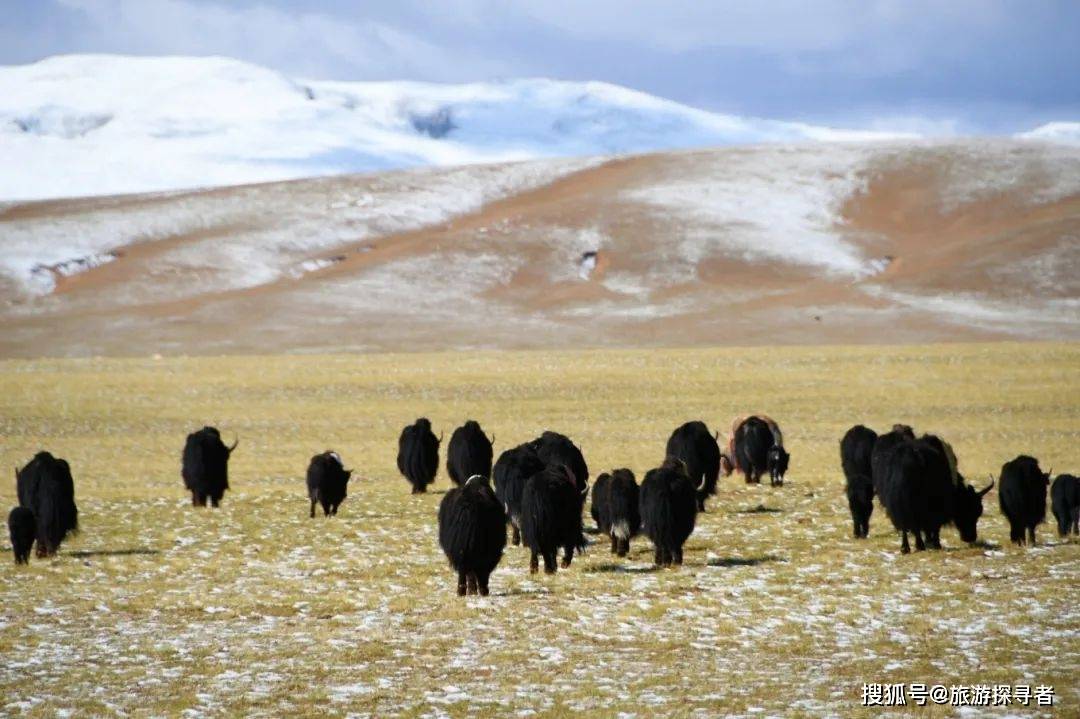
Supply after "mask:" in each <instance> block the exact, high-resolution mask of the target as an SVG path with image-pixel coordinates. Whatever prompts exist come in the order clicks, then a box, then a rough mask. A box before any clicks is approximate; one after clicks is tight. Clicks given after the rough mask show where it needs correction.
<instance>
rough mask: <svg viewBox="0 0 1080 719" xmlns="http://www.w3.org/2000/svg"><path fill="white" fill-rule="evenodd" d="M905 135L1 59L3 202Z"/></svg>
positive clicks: (682, 108)
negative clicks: (16, 62) (418, 168)
mask: <svg viewBox="0 0 1080 719" xmlns="http://www.w3.org/2000/svg"><path fill="white" fill-rule="evenodd" d="M896 136H897V135H888V134H883V133H872V132H864V131H852V130H837V129H832V128H827V127H819V126H813V125H806V124H800V123H792V122H778V121H772V120H762V119H754V118H745V117H736V116H732V115H722V114H717V113H711V112H706V111H703V110H698V109H695V108H692V107H687V106H686V105H681V104H679V103H676V102H671V101H668V100H663V99H661V98H657V97H654V96H651V95H647V94H644V93H640V92H636V91H633V90H629V89H626V88H623V87H618V86H615V85H610V84H606V83H600V82H559V81H554V80H543V79H530V80H513V81H506V82H495V83H473V84H465V85H437V84H428V83H415V82H314V81H312V82H308V81H300V80H294V79H291V78H288V77H285V76H283V75H281V74H279V73H276V72H273V71H271V70H267V69H265V68H261V67H257V66H254V65H251V64H247V63H244V62H240V61H237V60H232V59H227V58H220V57H204V58H191V57H124V56H107V55H69V56H60V57H53V58H49V59H46V60H42V61H41V62H37V63H34V64H31V65H22V66H9V67H0V155H2V156H3V157H4V160H5V161H4V163H3V165H2V166H0V199H7V200H12V199H39V198H53V197H70V196H79V195H107V194H116V193H125V192H143V191H156V190H171V189H181V188H193V187H207V186H218V185H232V184H240V183H247V182H258V181H266V180H282V179H290V178H297V177H309V176H316V175H328V174H336V173H342V172H362V171H374V170H385V169H392V168H405V167H415V166H429V165H437V166H446V165H459V164H473V163H487V162H502V161H508V160H523V159H535V158H543V157H563V156H565V157H574V156H591V155H610V154H618V153H637V152H648V151H656V150H667V149H674V148H689V147H707V146H716V145H729V144H735V143H759V142H774V141H783V142H788V141H814V140H865V139H881V138H884V137H896Z"/></svg>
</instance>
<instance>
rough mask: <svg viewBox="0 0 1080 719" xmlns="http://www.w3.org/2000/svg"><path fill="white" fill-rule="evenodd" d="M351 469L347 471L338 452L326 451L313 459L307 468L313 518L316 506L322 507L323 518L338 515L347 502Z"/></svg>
mask: <svg viewBox="0 0 1080 719" xmlns="http://www.w3.org/2000/svg"><path fill="white" fill-rule="evenodd" d="M351 476H352V470H351V469H345V465H344V464H342V462H341V457H339V456H338V453H337V452H331V451H329V450H328V451H326V452H323V453H322V454H317V455H315V456H314V457H312V458H311V462H310V463H309V464H308V468H307V491H308V499H310V500H311V515H310V516H311V517H312V518H314V517H315V505H316V504H319V505H322V510H323V516H324V517H332V516H334V515H336V514H337V511H338V507H339V506H341V503H342V502H344V501H345V497H346V496H347V492H346V489H347V487H348V485H349V477H351Z"/></svg>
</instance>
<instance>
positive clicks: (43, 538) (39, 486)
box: [15, 452, 79, 557]
mask: <svg viewBox="0 0 1080 719" xmlns="http://www.w3.org/2000/svg"><path fill="white" fill-rule="evenodd" d="M15 485H16V490H17V493H18V495H19V506H22V507H25V508H27V509H29V510H30V511H31V512H33V513H34V522H35V527H36V538H35V539H36V541H37V556H39V557H50V556H52V555H54V554H56V550H57V549H58V548H59V547H60V543H61V542H63V541H64V539H66V538H67V536H68V535H69V534H72V533H74V532H77V531H78V530H79V508H78V507H77V506H75V482H74V481H73V480H72V478H71V467H69V466H68V463H67V462H65V461H64V460H62V459H58V458H56V457H54V456H52V455H51V454H49V453H48V452H38V453H37V454H36V455H34V458H33V459H32V460H30V462H29V463H28V464H27V465H26V466H25V467H23V468H22V469H16V470H15Z"/></svg>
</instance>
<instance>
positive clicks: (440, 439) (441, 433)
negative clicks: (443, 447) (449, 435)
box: [439, 432, 446, 444]
mask: <svg viewBox="0 0 1080 719" xmlns="http://www.w3.org/2000/svg"><path fill="white" fill-rule="evenodd" d="M444 434H446V432H439V444H442V438H443V435H444Z"/></svg>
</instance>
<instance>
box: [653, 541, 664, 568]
mask: <svg viewBox="0 0 1080 719" xmlns="http://www.w3.org/2000/svg"><path fill="white" fill-rule="evenodd" d="M653 563H654V564H655V565H656V566H658V567H662V566H664V550H662V549H660V545H659V544H658V545H656V550H655V551H654V552H653Z"/></svg>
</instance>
